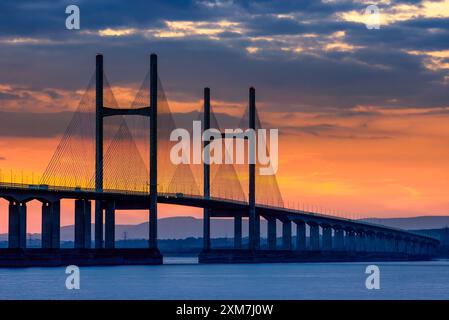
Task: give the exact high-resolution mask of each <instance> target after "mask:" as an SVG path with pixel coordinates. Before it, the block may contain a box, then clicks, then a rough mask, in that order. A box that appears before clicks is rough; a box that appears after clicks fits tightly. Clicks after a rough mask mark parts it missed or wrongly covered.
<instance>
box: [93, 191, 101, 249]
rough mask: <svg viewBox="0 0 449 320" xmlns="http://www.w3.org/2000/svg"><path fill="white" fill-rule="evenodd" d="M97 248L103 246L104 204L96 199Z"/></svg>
mask: <svg viewBox="0 0 449 320" xmlns="http://www.w3.org/2000/svg"><path fill="white" fill-rule="evenodd" d="M95 248H96V249H101V248H103V204H102V203H101V201H99V200H95Z"/></svg>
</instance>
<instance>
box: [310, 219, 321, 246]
mask: <svg viewBox="0 0 449 320" xmlns="http://www.w3.org/2000/svg"><path fill="white" fill-rule="evenodd" d="M309 226H310V250H312V251H318V250H320V229H319V226H318V225H317V224H315V223H310V224H309Z"/></svg>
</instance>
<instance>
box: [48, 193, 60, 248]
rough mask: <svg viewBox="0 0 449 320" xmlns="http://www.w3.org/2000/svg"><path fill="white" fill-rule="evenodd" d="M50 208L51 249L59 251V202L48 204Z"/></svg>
mask: <svg viewBox="0 0 449 320" xmlns="http://www.w3.org/2000/svg"><path fill="white" fill-rule="evenodd" d="M50 208H51V221H52V223H51V228H52V230H51V247H52V248H53V249H59V248H60V246H61V201H59V200H57V201H55V202H53V203H51V204H50Z"/></svg>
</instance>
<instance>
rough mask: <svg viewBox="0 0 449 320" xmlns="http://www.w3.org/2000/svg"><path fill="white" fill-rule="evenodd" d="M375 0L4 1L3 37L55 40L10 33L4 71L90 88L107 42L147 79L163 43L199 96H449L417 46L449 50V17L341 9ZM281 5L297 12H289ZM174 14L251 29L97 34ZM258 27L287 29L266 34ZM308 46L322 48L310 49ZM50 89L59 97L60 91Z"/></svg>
mask: <svg viewBox="0 0 449 320" xmlns="http://www.w3.org/2000/svg"><path fill="white" fill-rule="evenodd" d="M402 2H403V3H415V2H416V1H402ZM396 3H398V2H396ZM68 4H78V5H79V6H80V9H81V30H80V31H69V30H66V29H65V27H64V25H65V23H64V21H65V18H66V15H65V13H64V10H65V6H66V5H68ZM363 6H364V5H363V4H361V3H353V2H351V1H335V2H332V3H324V2H320V1H316V0H307V1H273V0H270V1H268V0H264V1H257V2H255V1H193V0H192V1H185V0H177V1H133V2H129V1H124V0H108V1H106V0H102V1H95V2H94V1H20V2H18V1H2V2H1V4H0V40H1V39H3V40H4V39H7V38H11V37H21V38H29V37H31V38H36V39H47V40H48V41H47V42H45V41H44V42H42V43H30V44H8V43H1V41H0V66H2V68H3V70H5V69H7V70H8V72H2V73H1V74H0V83H12V84H15V85H26V86H28V87H30V88H34V89H36V90H39V89H40V90H44V89H46V88H62V89H68V90H75V89H80V88H83V87H84V86H85V85H86V84H87V82H88V80H89V79H90V76H91V75H92V73H93V71H94V59H95V54H96V53H97V52H102V53H104V55H105V70H106V72H107V74H108V78H109V80H110V82H111V84H112V85H126V86H129V85H137V83H139V82H140V81H141V80H142V79H143V77H144V75H145V74H146V71H147V69H148V60H149V59H148V56H149V53H150V52H157V53H158V54H159V61H160V77H161V79H162V81H163V83H164V88H165V89H166V92H167V94H168V97H169V98H172V99H178V98H180V97H182V99H185V100H198V99H200V98H201V96H202V88H203V87H205V86H209V87H211V88H212V95H213V99H215V100H223V101H230V102H243V101H246V99H247V90H248V87H249V86H251V85H253V86H256V88H257V97H258V101H261V102H263V107H264V108H266V111H283V112H288V111H299V110H313V111H316V110H326V109H327V108H329V109H331V110H333V109H334V108H340V109H343V110H350V109H352V108H353V107H354V106H356V105H379V106H383V107H395V108H397V107H421V108H428V107H435V106H444V105H449V90H448V85H447V81H446V82H445V81H444V79H445V76H448V74H449V71H448V70H447V69H444V68H442V69H440V70H429V69H428V68H426V67H425V62H426V56H425V55H411V54H409V53H407V52H409V51H426V50H448V49H449V45H448V44H449V25H448V23H449V22H448V20H447V19H414V20H409V21H404V22H398V23H395V24H392V25H389V26H385V27H382V28H381V29H380V30H367V29H366V28H365V26H364V25H363V24H356V23H350V22H344V21H341V20H339V19H337V17H336V13H338V12H342V11H348V10H359V11H360V10H363ZM279 14H281V15H285V17H283V18H279V17H278V16H277V15H279ZM290 16H291V17H293V18H289V17H290ZM165 20H176V21H204V22H216V21H220V20H228V21H233V22H237V23H239V24H240V25H239V26H240V27H241V28H242V29H243V30H244V31H243V33H238V32H235V30H234V31H224V32H220V33H218V34H217V36H218V37H219V38H220V40H215V39H210V38H208V37H206V36H201V35H199V36H198V35H197V36H195V37H193V36H192V37H185V38H155V37H151V35H150V37H149V38H147V37H144V36H143V35H142V34H133V35H130V36H125V37H99V36H98V35H96V34H95V32H97V31H98V30H99V29H105V28H108V27H111V28H137V29H139V30H143V29H152V28H165V24H164V21H165ZM88 31H89V32H90V33H89V32H88ZM336 31H344V32H345V37H344V38H342V39H335V38H332V34H333V33H334V32H336ZM306 34H314V35H316V36H317V39H315V40H314V39H308V40H307V41H309V42H301V41H306V40H301V36H302V35H306ZM255 37H268V38H269V37H274V38H275V40H273V41H269V40H266V41H263V40H260V41H255ZM289 37H290V38H289ZM295 37H297V38H295ZM292 39H293V40H292ZM296 41H297V43H296ZM336 41H342V42H343V43H344V44H347V45H349V46H351V45H352V46H354V49H353V50H348V51H338V50H334V51H326V50H325V45H326V44H327V43H332V42H336ZM296 45H297V46H298V47H301V46H303V47H305V48H304V50H303V51H302V52H301V53H299V54H295V53H292V52H288V50H287V51H285V50H281V48H282V47H283V46H287V47H288V46H290V48H294V47H295V46H296ZM249 46H255V47H259V46H260V51H259V52H257V53H256V54H249V53H248V52H247V51H246V48H247V47H249ZM307 46H311V47H313V49H312V50H308V48H307ZM46 93H47V94H48V95H49V96H50V97H54V96H53V95H54V94H56V92H52V91H46ZM5 98H9V97H3V99H5ZM11 98H12V97H11ZM0 99H2V97H0ZM261 105H262V104H261Z"/></svg>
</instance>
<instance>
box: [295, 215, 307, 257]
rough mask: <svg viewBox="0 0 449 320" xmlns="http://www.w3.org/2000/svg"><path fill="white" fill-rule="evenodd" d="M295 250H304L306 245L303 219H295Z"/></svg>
mask: <svg viewBox="0 0 449 320" xmlns="http://www.w3.org/2000/svg"><path fill="white" fill-rule="evenodd" d="M295 223H296V250H297V251H305V250H306V248H307V246H306V224H305V222H304V221H301V220H296V221H295Z"/></svg>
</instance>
